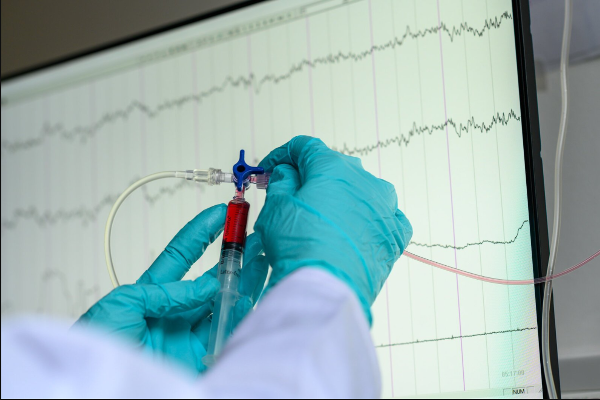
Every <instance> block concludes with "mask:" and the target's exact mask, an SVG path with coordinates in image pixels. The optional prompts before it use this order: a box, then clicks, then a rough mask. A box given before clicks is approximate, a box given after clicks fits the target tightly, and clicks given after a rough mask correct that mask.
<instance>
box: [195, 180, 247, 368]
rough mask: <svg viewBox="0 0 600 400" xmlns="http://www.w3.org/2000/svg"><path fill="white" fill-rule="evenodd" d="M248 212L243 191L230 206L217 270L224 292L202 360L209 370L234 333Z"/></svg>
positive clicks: (216, 304)
mask: <svg viewBox="0 0 600 400" xmlns="http://www.w3.org/2000/svg"><path fill="white" fill-rule="evenodd" d="M249 210H250V204H249V203H248V202H247V201H246V200H244V191H243V189H242V191H239V192H237V193H236V196H235V197H234V198H233V200H231V201H230V202H229V204H228V205H227V215H226V217H225V230H224V232H223V244H222V245H221V257H220V260H219V268H218V271H217V274H218V276H217V278H218V279H219V283H220V284H221V290H220V291H219V293H217V295H216V296H215V306H214V308H213V316H212V324H211V328H210V334H209V336H208V348H207V349H206V356H205V357H203V358H202V363H203V364H204V365H206V366H207V367H210V366H212V365H213V364H214V363H215V361H216V359H217V357H218V356H219V354H220V353H221V351H222V350H223V347H224V346H225V343H226V342H227V339H229V336H231V331H232V330H233V309H234V306H235V303H236V302H237V301H238V299H239V297H240V294H239V292H238V287H239V282H240V275H241V272H242V260H243V256H244V242H245V240H246V225H247V224H248V211H249Z"/></svg>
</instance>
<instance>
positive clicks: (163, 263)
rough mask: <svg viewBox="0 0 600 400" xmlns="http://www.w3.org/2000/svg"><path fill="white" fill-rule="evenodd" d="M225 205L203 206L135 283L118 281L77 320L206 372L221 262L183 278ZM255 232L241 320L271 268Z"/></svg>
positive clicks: (238, 312)
mask: <svg viewBox="0 0 600 400" xmlns="http://www.w3.org/2000/svg"><path fill="white" fill-rule="evenodd" d="M226 211H227V206H226V205H224V204H219V205H217V206H214V207H211V208H209V209H207V210H204V211H203V212H201V213H200V214H198V215H197V216H196V218H194V219H193V220H192V221H190V222H189V223H188V224H187V225H186V226H185V227H184V228H183V229H181V230H180V231H179V233H177V235H175V237H174V238H173V240H171V242H170V243H169V245H168V246H167V247H166V249H165V250H164V251H163V252H162V253H161V254H160V255H159V256H158V258H157V259H156V260H155V261H154V263H153V264H152V265H151V266H150V268H149V269H148V270H147V271H146V272H144V274H143V275H142V276H141V278H140V279H139V280H138V281H137V283H135V284H134V285H123V286H120V287H118V288H116V289H114V290H113V291H111V292H110V293H109V294H107V295H106V296H104V298H102V299H100V300H99V301H98V302H97V303H96V304H94V305H93V306H92V307H91V308H90V309H89V310H88V311H87V312H86V313H85V314H83V315H82V316H81V317H80V318H79V320H78V321H77V322H76V323H75V326H86V325H92V326H96V327H100V328H102V329H104V330H105V331H107V332H109V333H110V334H115V335H119V336H121V337H125V338H128V339H131V340H133V341H134V342H135V343H137V344H138V345H139V346H141V347H143V348H144V349H145V350H147V351H149V352H151V353H152V354H153V355H155V356H159V357H163V356H165V357H167V358H170V359H174V360H177V361H178V362H180V363H182V364H184V365H186V366H188V367H190V368H192V369H193V370H195V371H197V372H199V373H200V372H202V371H204V370H205V369H206V367H205V366H204V365H203V364H202V357H204V356H205V355H206V347H207V343H208V334H209V331H210V318H209V315H210V314H211V313H212V306H213V299H214V297H215V295H216V294H217V292H218V291H219V289H220V284H219V281H218V280H217V279H216V275H217V266H215V267H214V268H212V269H211V270H210V271H208V272H206V273H205V274H204V275H202V276H201V277H199V278H198V279H196V280H194V281H181V278H183V276H184V275H185V274H186V273H187V272H188V271H189V269H190V267H191V266H192V264H193V263H194V262H196V260H198V259H199V258H200V256H201V255H202V254H203V253H204V251H205V250H206V248H207V246H208V245H209V244H210V243H212V242H213V241H214V240H215V239H216V238H217V236H219V234H220V233H221V232H222V231H223V226H224V224H225V213H226ZM261 253H262V244H261V243H260V241H259V240H258V237H257V236H256V235H250V236H248V238H247V240H246V249H245V254H244V265H243V268H242V276H241V282H240V293H241V294H242V296H243V297H242V298H241V299H240V300H239V301H238V302H237V303H236V307H235V309H234V318H235V320H236V322H239V321H240V320H241V319H242V318H243V316H244V315H245V314H246V313H247V312H248V311H249V310H251V309H252V307H253V305H254V303H255V302H256V301H257V300H258V297H259V296H260V294H261V292H262V289H263V285H264V282H265V279H266V277H267V272H268V267H269V265H268V263H267V261H266V259H265V256H263V255H261Z"/></svg>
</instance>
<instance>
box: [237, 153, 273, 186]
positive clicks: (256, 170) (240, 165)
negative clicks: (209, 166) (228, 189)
mask: <svg viewBox="0 0 600 400" xmlns="http://www.w3.org/2000/svg"><path fill="white" fill-rule="evenodd" d="M245 153H246V152H245V151H244V150H240V159H239V160H238V162H237V163H236V164H234V165H233V176H235V179H236V182H235V187H236V188H237V190H242V186H243V185H244V181H245V180H246V179H248V177H249V176H250V175H262V174H264V173H265V170H264V168H262V167H251V166H249V165H248V164H246V161H245V160H244V154H245Z"/></svg>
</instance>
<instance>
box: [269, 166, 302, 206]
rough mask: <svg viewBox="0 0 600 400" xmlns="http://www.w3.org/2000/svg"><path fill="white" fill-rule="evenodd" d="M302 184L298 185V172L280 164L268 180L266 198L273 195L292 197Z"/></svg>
mask: <svg viewBox="0 0 600 400" xmlns="http://www.w3.org/2000/svg"><path fill="white" fill-rule="evenodd" d="M300 186H302V184H301V183H300V175H299V174H298V170H297V169H296V168H294V167H292V166H291V165H288V164H281V165H278V166H276V167H275V169H274V170H273V173H271V178H269V186H268V187H267V198H268V197H269V196H271V195H275V194H289V195H292V196H293V195H294V194H295V193H296V192H297V191H298V189H300Z"/></svg>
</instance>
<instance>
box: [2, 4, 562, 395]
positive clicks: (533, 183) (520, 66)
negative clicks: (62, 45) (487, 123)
mask: <svg viewBox="0 0 600 400" xmlns="http://www.w3.org/2000/svg"><path fill="white" fill-rule="evenodd" d="M264 1H265V0H245V1H241V2H239V3H236V4H233V5H230V6H227V7H222V8H218V9H216V10H214V11H210V12H207V13H202V14H199V15H196V16H194V17H191V18H187V19H184V20H181V21H179V22H176V23H172V24H167V25H164V26H161V27H159V28H156V29H152V30H148V31H145V32H143V33H140V34H136V35H132V36H128V37H126V38H124V39H122V40H118V41H113V42H109V43H107V44H104V45H100V46H95V47H92V48H90V49H87V50H84V51H80V52H75V53H73V54H70V55H68V56H65V57H60V58H58V59H55V60H52V61H50V62H45V63H41V64H39V65H36V66H33V67H30V68H26V69H22V70H19V71H16V72H14V73H10V74H6V75H5V76H2V78H1V82H2V83H6V82H8V81H10V80H13V79H15V78H21V77H23V76H26V75H28V74H31V73H34V72H38V71H41V70H44V69H47V68H51V67H54V66H58V65H61V64H65V63H68V62H70V61H73V60H77V59H80V58H83V57H86V56H88V55H92V54H97V53H99V52H102V51H105V50H110V49H114V48H116V47H119V46H122V45H125V44H128V43H132V42H135V41H137V40H140V39H145V38H148V37H150V36H155V35H159V34H161V33H164V32H168V31H171V30H173V29H176V28H179V27H183V26H187V25H190V24H193V23H197V22H201V21H203V20H206V19H209V18H213V17H216V16H219V15H223V14H226V13H229V12H232V11H236V10H239V9H242V8H245V7H248V6H252V5H254V4H257V3H262V2H264ZM512 7H513V25H514V35H515V49H516V59H517V71H518V82H519V98H520V106H521V126H522V133H523V149H524V151H523V153H524V158H525V160H524V161H525V174H526V185H527V197H528V206H529V220H530V221H533V223H531V224H529V226H530V234H531V238H532V242H531V247H532V258H533V259H532V261H533V273H534V276H535V277H536V278H538V277H541V276H545V275H546V271H547V266H548V258H549V253H550V251H549V240H548V221H547V214H546V197H545V191H544V173H543V164H542V158H541V137H540V125H539V117H538V107H537V89H536V80H535V64H534V59H533V42H532V37H531V31H530V29H529V26H530V12H529V2H528V1H521V0H512ZM534 290H535V298H536V312H537V321H538V344H539V351H540V366H542V359H541V354H542V335H541V324H542V299H543V291H544V284H539V285H536V286H535V289H534ZM550 324H551V327H550V351H551V365H552V369H553V373H554V379H555V381H556V388H557V393H558V394H559V396H560V379H559V371H558V353H557V347H556V346H557V342H556V329H555V319H554V305H553V302H552V303H551V311H550ZM541 375H542V376H541V378H542V387H543V395H544V398H548V391H547V385H546V381H545V378H544V374H543V373H542V374H541Z"/></svg>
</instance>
